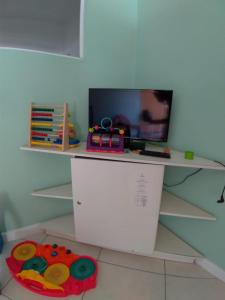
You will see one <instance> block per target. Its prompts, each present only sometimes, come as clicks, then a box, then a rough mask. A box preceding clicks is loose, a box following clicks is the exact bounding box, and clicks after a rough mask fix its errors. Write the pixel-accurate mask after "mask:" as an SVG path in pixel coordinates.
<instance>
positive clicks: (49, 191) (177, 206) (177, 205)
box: [31, 183, 216, 221]
mask: <svg viewBox="0 0 225 300" xmlns="http://www.w3.org/2000/svg"><path fill="white" fill-rule="evenodd" d="M31 195H32V196H36V197H45V198H56V199H67V200H73V195H72V184H71V183H68V184H63V185H59V186H54V187H50V188H45V189H41V190H37V191H34V192H33V193H32V194H31ZM160 215H162V216H174V217H180V218H191V219H200V220H208V221H215V220H216V218H215V217H214V216H213V215H211V214H209V213H208V212H206V211H204V210H203V209H201V208H199V207H197V206H195V205H193V204H190V203H188V202H186V201H185V200H183V199H181V198H178V197H177V196H175V195H173V194H171V193H168V192H166V191H163V193H162V202H161V208H160Z"/></svg>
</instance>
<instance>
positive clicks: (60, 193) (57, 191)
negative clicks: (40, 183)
mask: <svg viewBox="0 0 225 300" xmlns="http://www.w3.org/2000/svg"><path fill="white" fill-rule="evenodd" d="M31 195H32V196H36V197H45V198H56V199H67V200H73V195H72V184H71V183H68V184H62V185H58V186H53V187H49V188H45V189H41V190H36V191H33V192H32V194H31Z"/></svg>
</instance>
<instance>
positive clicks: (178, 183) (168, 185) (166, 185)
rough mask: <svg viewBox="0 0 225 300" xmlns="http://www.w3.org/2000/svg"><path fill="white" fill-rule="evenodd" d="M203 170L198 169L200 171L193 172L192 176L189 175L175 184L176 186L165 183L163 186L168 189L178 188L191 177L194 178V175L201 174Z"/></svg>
mask: <svg viewBox="0 0 225 300" xmlns="http://www.w3.org/2000/svg"><path fill="white" fill-rule="evenodd" d="M201 170H202V168H200V169H198V170H196V171H194V172H192V173H191V174H188V175H187V176H185V177H184V179H183V180H181V181H180V182H177V183H174V184H167V183H163V185H164V186H165V187H168V188H170V187H174V186H177V185H180V184H182V183H184V182H185V181H186V180H187V179H188V178H189V177H191V176H193V175H195V174H197V173H199V172H200V171H201Z"/></svg>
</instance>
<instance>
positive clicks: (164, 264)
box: [163, 260, 166, 300]
mask: <svg viewBox="0 0 225 300" xmlns="http://www.w3.org/2000/svg"><path fill="white" fill-rule="evenodd" d="M163 267H164V284H165V286H164V293H165V300H166V261H165V260H163Z"/></svg>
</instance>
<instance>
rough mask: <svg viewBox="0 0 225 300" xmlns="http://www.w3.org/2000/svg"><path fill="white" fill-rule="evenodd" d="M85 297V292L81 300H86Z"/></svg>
mask: <svg viewBox="0 0 225 300" xmlns="http://www.w3.org/2000/svg"><path fill="white" fill-rule="evenodd" d="M84 296H85V292H84V293H83V295H82V298H81V300H84Z"/></svg>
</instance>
